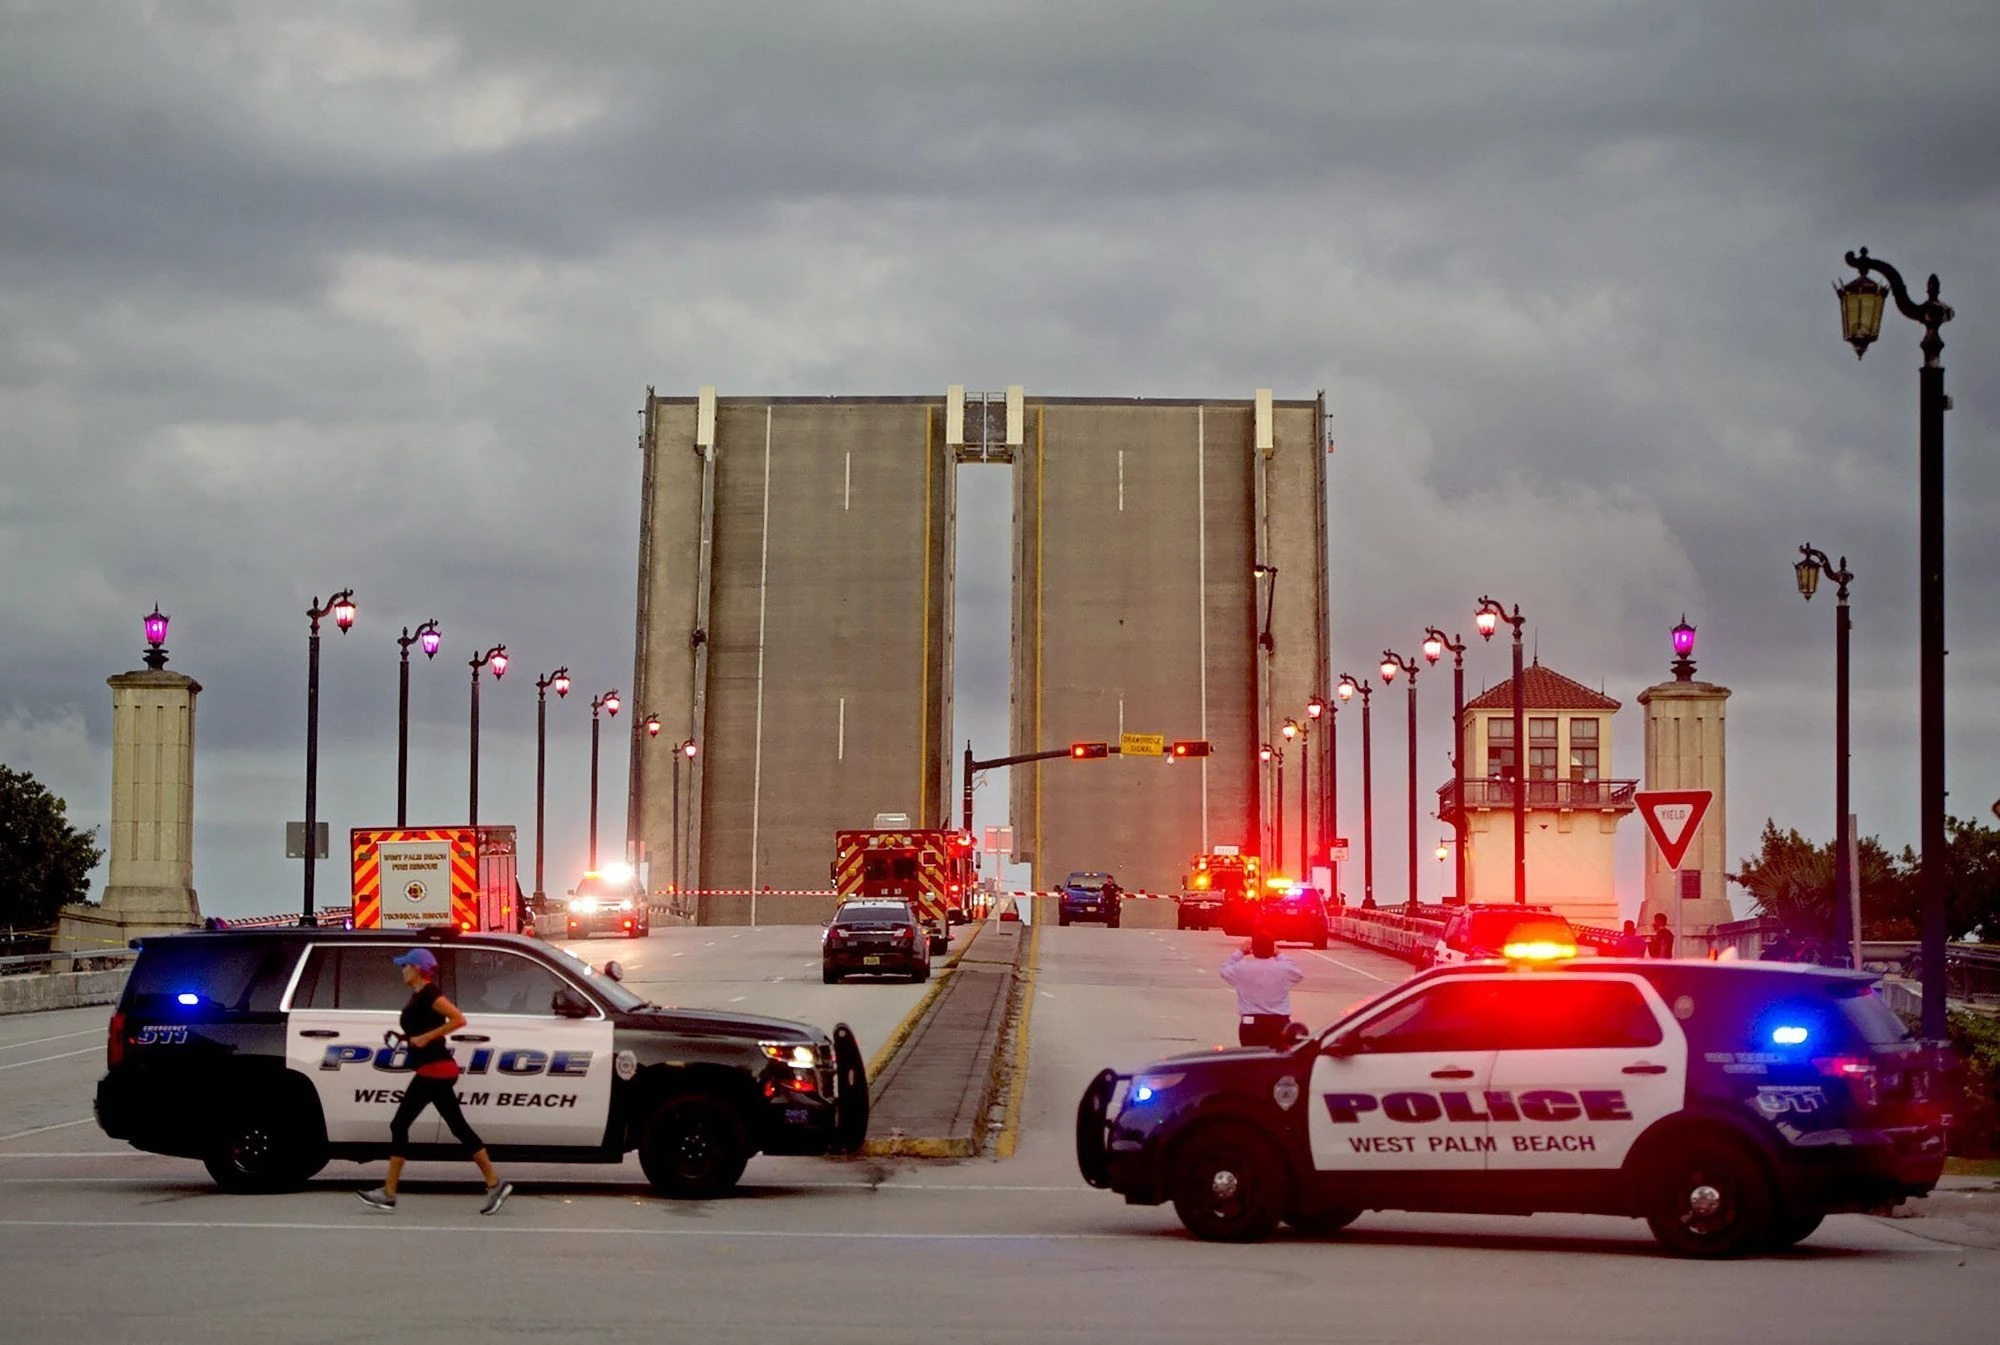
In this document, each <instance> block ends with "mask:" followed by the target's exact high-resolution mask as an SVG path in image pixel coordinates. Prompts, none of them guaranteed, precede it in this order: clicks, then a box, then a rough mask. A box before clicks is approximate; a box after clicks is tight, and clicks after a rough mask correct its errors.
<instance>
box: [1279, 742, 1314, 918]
mask: <svg viewBox="0 0 2000 1345" xmlns="http://www.w3.org/2000/svg"><path fill="white" fill-rule="evenodd" d="M1284 734H1285V737H1287V738H1300V737H1302V738H1303V739H1304V741H1303V742H1301V743H1300V744H1299V881H1300V882H1304V881H1306V880H1307V879H1308V878H1309V877H1310V876H1311V874H1312V855H1311V853H1310V851H1309V847H1310V845H1311V843H1312V838H1311V837H1310V836H1309V835H1308V834H1307V833H1308V832H1309V831H1310V830H1311V828H1312V809H1311V808H1310V807H1309V806H1308V804H1309V800H1308V796H1307V793H1306V763H1307V762H1308V761H1310V760H1312V730H1311V727H1310V725H1309V724H1301V723H1300V722H1299V721H1298V720H1296V719H1287V720H1286V721H1285V727H1284Z"/></svg>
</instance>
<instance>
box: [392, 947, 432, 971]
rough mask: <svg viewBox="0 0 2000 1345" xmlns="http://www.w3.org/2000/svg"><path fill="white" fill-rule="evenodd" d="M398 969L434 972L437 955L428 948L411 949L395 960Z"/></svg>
mask: <svg viewBox="0 0 2000 1345" xmlns="http://www.w3.org/2000/svg"><path fill="white" fill-rule="evenodd" d="M396 965H397V966H399V967H415V968H416V969H417V970H418V971H436V970H437V965H438V960H437V954H436V953H433V952H432V951H431V950H430V949H428V948H412V949H411V950H410V951H409V952H407V953H404V954H403V955H402V956H401V957H399V958H397V959H396Z"/></svg>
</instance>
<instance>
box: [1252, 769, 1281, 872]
mask: <svg viewBox="0 0 2000 1345" xmlns="http://www.w3.org/2000/svg"><path fill="white" fill-rule="evenodd" d="M1257 755H1258V757H1259V758H1260V759H1262V760H1264V761H1267V762H1269V763H1270V764H1271V782H1272V787H1273V789H1274V790H1275V792H1276V795H1277V803H1276V807H1275V810H1274V811H1273V812H1272V814H1271V872H1272V873H1277V872H1278V871H1280V870H1281V869H1283V868H1284V864H1285V749H1284V748H1282V747H1273V746H1271V744H1269V743H1264V744H1263V745H1261V746H1260V747H1259V748H1258V749H1257Z"/></svg>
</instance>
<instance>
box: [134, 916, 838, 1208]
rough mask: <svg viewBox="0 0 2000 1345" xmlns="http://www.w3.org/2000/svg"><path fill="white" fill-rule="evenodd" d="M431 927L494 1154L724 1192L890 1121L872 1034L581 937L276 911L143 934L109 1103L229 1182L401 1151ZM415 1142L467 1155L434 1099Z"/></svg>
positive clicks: (455, 1045) (153, 1145)
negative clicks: (789, 1012) (709, 985)
mask: <svg viewBox="0 0 2000 1345" xmlns="http://www.w3.org/2000/svg"><path fill="white" fill-rule="evenodd" d="M416 945H422V946H425V947H428V948H430V949H431V951H432V952H433V953H434V954H435V955H436V956H437V960H438V972H439V986H440V988H441V989H442V990H443V992H444V994H445V996H446V998H448V999H450V1000H451V1001H452V1002H453V1003H454V1004H456V1005H457V1006H458V1007H459V1009H460V1011H462V1012H463V1013H464V1014H465V1017H466V1025H465V1026H464V1027H463V1028H462V1029H460V1030H459V1031H458V1032H457V1033H456V1034H454V1035H453V1037H452V1038H451V1050H452V1055H453V1057H454V1058H455V1059H456V1060H457V1061H458V1064H459V1068H460V1070H461V1074H460V1076H459V1080H458V1085H457V1087H458V1099H459V1102H460V1104H461V1105H462V1106H463V1108H464V1111H465V1115H466V1119H467V1120H469V1121H470V1122H471V1123H472V1125H473V1127H474V1128H475V1129H476V1130H478V1132H479V1134H480V1137H481V1138H482V1139H484V1140H485V1141H486V1143H487V1146H488V1148H489V1149H490V1150H491V1151H492V1153H493V1156H494V1157H495V1158H496V1159H498V1160H500V1161H502V1162H505V1161H508V1160H510V1159H511V1160H515V1161H520V1162H536V1163H551V1162H553V1163H618V1162H621V1161H623V1159H624V1156H625V1155H626V1154H627V1153H630V1152H631V1151H633V1150H634V1149H636V1150H638V1153H639V1162H640V1165H641V1166H642V1168H643V1169H644V1170H645V1173H646V1177H647V1179H648V1180H649V1181H650V1182H651V1183H652V1185H653V1187H654V1188H655V1189H656V1190H658V1191H659V1192H660V1193H661V1194H663V1195H669V1196H678V1197H683V1198H689V1199H705V1198H708V1197H712V1196H717V1195H721V1194H723V1193H724V1192H726V1191H728V1190H729V1189H730V1188H731V1187H732V1186H734V1185H735V1184H736V1180H737V1178H738V1177H740V1176H741V1175H742V1173H743V1168H744V1164H745V1163H746V1162H747V1161H748V1160H749V1158H750V1156H751V1155H752V1154H756V1153H770V1154H829V1153H852V1152H854V1151H856V1150H858V1149H859V1148H860V1147H861V1143H862V1140H863V1139H864V1138H865V1137H866V1135H867V1130H868V1079H867V1073H866V1069H865V1066H864V1063H863V1060H862V1057H861V1051H860V1048H859V1046H858V1045H857V1044H856V1042H855V1040H854V1034H853V1033H852V1032H851V1031H849V1030H848V1028H847V1026H846V1025H845V1024H842V1025H840V1026H839V1027H837V1028H835V1029H834V1031H833V1033H832V1035H831V1036H829V1035H828V1034H827V1033H825V1032H823V1031H821V1030H820V1029H818V1028H815V1027H810V1026H807V1025H805V1024H802V1023H792V1022H786V1021H784V1020H781V1019H776V1018H758V1017H752V1016H750V1015H747V1014H735V1013H716V1012H711V1011H708V1010H705V1009H685V1008H672V1009H669V1008H662V1007H661V1006H659V1005H657V1004H650V1003H647V1002H646V1001H645V1000H643V999H641V998H640V997H639V996H638V995H635V994H633V993H632V992H631V991H629V990H627V989H626V988H625V987H624V986H622V985H620V984H618V982H617V981H616V979H614V976H615V973H616V970H617V965H616V964H615V963H613V964H610V965H608V966H607V967H606V972H609V973H613V975H606V974H603V973H599V972H596V971H593V970H592V969H591V967H590V966H589V965H588V964H587V963H585V962H583V961H581V960H579V959H578V958H575V957H573V956H571V955H570V954H569V953H567V952H565V951H563V950H561V949H559V948H554V947H551V946H550V945H548V944H545V943H538V942H536V941H535V940H532V939H526V938H520V937H518V936H514V935H507V934H459V933H456V932H453V931H448V930H438V931H404V932H400V933H397V932H386V931H379V930H340V929H311V928H287V929H259V930H226V931H218V932H203V933H187V934H169V935H163V936H157V937H149V938H146V939H144V940H143V941H141V943H140V948H139V956H138V957H137V958H136V959H135V960H134V962H133V965H132V972H131V976H130V978H129V979H128V980H127V982H126V985H125V993H124V996H123V998H122V999H121V1000H120V1001H119V1004H118V1008H117V1011H116V1012H115V1013H114V1014H113V1015H112V1019H111V1027H110V1036H109V1041H108V1043H107V1048H106V1051H107V1057H108V1059H107V1064H108V1067H109V1068H108V1069H107V1071H106V1073H105V1075H104V1078H103V1079H102V1081H100V1082H99V1084H98V1086H97V1121H98V1124H99V1125H100V1126H101V1127H103V1129H104V1133H105V1134H107V1135H109V1136H111V1137H112V1138H113V1139H120V1140H125V1141H127V1142H129V1143H130V1144H132V1145H134V1146H135V1147H137V1148H140V1149H144V1150H147V1151H149V1152H152V1153H162V1154H172V1155H175V1156H177V1157H185V1158H198V1159H200V1160H202V1162H203V1163H205V1164H206V1165H207V1167H208V1170H209V1172H210V1174H211V1175H213V1176H214V1178H215V1180H216V1181H217V1182H218V1183H220V1184H221V1185H222V1186H223V1187H224V1188H226V1189H229V1190H242V1191H255V1190H275V1189H283V1188H288V1187H295V1186H297V1185H299V1184H300V1183H303V1182H304V1181H306V1180H307V1179H308V1178H310V1177H312V1176H313V1175H314V1174H315V1173H317V1172H318V1171H319V1170H320V1169H321V1168H322V1167H324V1166H325V1165H326V1163H327V1161H328V1160H329V1159H334V1158H348V1159H354V1160H356V1161H363V1162H365V1161H368V1160H371V1159H376V1158H381V1157H383V1156H385V1155H386V1154H387V1153H388V1151H389V1119H390V1117H391V1116H392V1115H393V1114H394V1113H395V1110H396V1104H397V1103H398V1102H399V1101H400V1100H401V1098H402V1092H403V1084H404V1082H405V1081H406V1080H407V1079H408V1078H409V1077H410V1073H411V1067H410V1064H409V1060H408V1051H407V1048H406V1047H405V1046H403V1045H402V1044H400V1039H396V1040H398V1044H396V1045H389V1044H387V1042H388V1041H389V1040H390V1038H387V1037H386V1036H385V1034H386V1033H388V1032H389V1030H390V1029H393V1028H395V1027H396V1026H397V1016H398V1014H399V1013H400V1011H401V1009H402V1007H403V1004H404V1003H405V1001H406V1000H407V999H408V998H409V991H408V989H407V988H406V987H405V986H404V984H403V982H402V978H401V974H400V972H399V970H398V969H397V967H396V966H395V965H394V962H393V961H392V959H393V958H394V957H395V956H396V955H397V954H399V953H402V952H403V951H405V950H406V949H408V948H410V947H412V946H416ZM411 1138H412V1140H413V1144H412V1149H411V1156H412V1157H416V1158H426V1157H458V1156H461V1155H460V1151H459V1150H458V1149H457V1147H456V1146H455V1144H454V1143H453V1141H452V1138H451V1136H450V1134H449V1133H448V1132H446V1130H445V1129H444V1126H443V1123H442V1122H441V1121H439V1119H438V1117H437V1114H436V1113H435V1112H434V1111H427V1112H425V1113H424V1114H423V1115H422V1116H420V1117H419V1118H418V1119H417V1124H416V1128H415V1130H414V1131H413V1133H412V1136H411Z"/></svg>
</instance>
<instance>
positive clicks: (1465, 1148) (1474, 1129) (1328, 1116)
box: [1306, 977, 1494, 1173]
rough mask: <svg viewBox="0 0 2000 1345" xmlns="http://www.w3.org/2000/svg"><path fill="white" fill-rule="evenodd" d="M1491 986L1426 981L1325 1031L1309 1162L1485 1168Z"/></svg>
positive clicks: (1475, 981) (1481, 981)
mask: <svg viewBox="0 0 2000 1345" xmlns="http://www.w3.org/2000/svg"><path fill="white" fill-rule="evenodd" d="M1493 986H1494V982H1493V979H1492V978H1489V977H1454V978H1452V979H1450V980H1441V981H1435V982H1433V983H1431V984H1429V985H1426V986H1423V987H1421V988H1419V989H1416V990H1413V991H1412V992H1411V993H1410V994H1409V995H1407V996H1405V997H1403V998H1402V999H1398V1000H1396V1001H1394V1002H1393V1003H1390V1004H1388V1005H1385V1006H1384V1007H1382V1008H1381V1009H1380V1010H1378V1011H1376V1012H1375V1013H1374V1014H1372V1015H1371V1016H1370V1017H1368V1018H1367V1019H1364V1020H1363V1021H1361V1022H1359V1023H1357V1024H1352V1025H1347V1026H1343V1027H1342V1028H1340V1029H1339V1030H1338V1031H1337V1032H1336V1033H1335V1035H1334V1036H1333V1037H1332V1038H1331V1039H1330V1040H1329V1041H1328V1042H1327V1044H1326V1046H1325V1048H1324V1049H1322V1050H1321V1051H1320V1053H1319V1054H1318V1056H1317V1057H1316V1058H1315V1059H1314V1061H1313V1067H1312V1106H1311V1108H1310V1110H1309V1111H1308V1112H1307V1119H1306V1135H1307V1139H1308V1141H1309V1142H1310V1144H1311V1147H1312V1156H1313V1166H1314V1167H1316V1168H1318V1169H1319V1170H1320V1171H1322V1172H1356V1173H1370V1172H1389V1171H1397V1170H1403V1169H1409V1170H1419V1171H1424V1172H1435V1171H1445V1170H1452V1169H1459V1170H1466V1171H1481V1170H1483V1169H1484V1168H1485V1166H1486V1155H1487V1151H1488V1150H1489V1149H1490V1148H1491V1146H1492V1143H1493V1138H1492V1135H1491V1134H1490V1132H1489V1128H1488V1117H1487V1113H1486V1110H1485V1107H1484V1105H1483V1102H1484V1090H1485V1088H1486V1085H1487V1079H1488V1078H1489V1076H1490V1075H1491V1074H1492V1071H1493V1056H1494V1052H1493V1049H1492V1045H1491V1043H1492V1037H1493V1023H1492V1019H1491V1014H1492V1005H1493Z"/></svg>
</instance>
